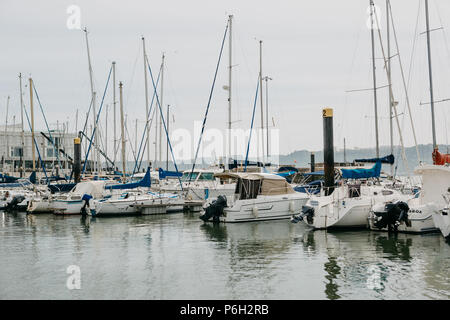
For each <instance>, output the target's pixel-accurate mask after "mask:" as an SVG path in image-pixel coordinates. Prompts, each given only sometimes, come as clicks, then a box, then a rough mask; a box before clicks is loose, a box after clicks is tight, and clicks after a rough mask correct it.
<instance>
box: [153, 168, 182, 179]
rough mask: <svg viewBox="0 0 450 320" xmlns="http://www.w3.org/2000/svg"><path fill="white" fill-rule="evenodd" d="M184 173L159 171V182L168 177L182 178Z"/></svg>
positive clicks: (160, 169)
mask: <svg viewBox="0 0 450 320" xmlns="http://www.w3.org/2000/svg"><path fill="white" fill-rule="evenodd" d="M182 175H183V173H181V172H176V171H165V170H163V169H162V168H159V169H158V176H159V180H162V179H165V178H166V177H181V176H182Z"/></svg>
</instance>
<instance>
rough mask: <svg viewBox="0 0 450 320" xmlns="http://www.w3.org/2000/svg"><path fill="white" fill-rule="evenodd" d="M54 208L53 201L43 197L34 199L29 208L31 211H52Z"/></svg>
mask: <svg viewBox="0 0 450 320" xmlns="http://www.w3.org/2000/svg"><path fill="white" fill-rule="evenodd" d="M54 210H55V208H54V206H53V202H52V201H49V200H42V199H32V200H31V201H30V202H29V203H28V208H27V211H28V212H29V213H52V212H54Z"/></svg>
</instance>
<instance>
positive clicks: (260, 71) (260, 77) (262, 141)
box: [259, 40, 266, 167]
mask: <svg viewBox="0 0 450 320" xmlns="http://www.w3.org/2000/svg"><path fill="white" fill-rule="evenodd" d="M259 87H260V88H261V89H260V90H259V98H260V99H259V100H260V102H261V147H262V149H261V152H262V161H263V166H264V167H265V166H266V160H265V155H264V106H263V90H262V40H259Z"/></svg>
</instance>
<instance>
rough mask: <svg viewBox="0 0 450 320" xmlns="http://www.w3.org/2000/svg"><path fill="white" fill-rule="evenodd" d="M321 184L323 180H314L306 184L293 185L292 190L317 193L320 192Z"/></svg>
mask: <svg viewBox="0 0 450 320" xmlns="http://www.w3.org/2000/svg"><path fill="white" fill-rule="evenodd" d="M322 184H323V180H314V181H311V182H310V183H308V184H305V185H302V186H296V187H294V190H295V191H296V192H302V193H310V194H318V193H320V188H321V187H322Z"/></svg>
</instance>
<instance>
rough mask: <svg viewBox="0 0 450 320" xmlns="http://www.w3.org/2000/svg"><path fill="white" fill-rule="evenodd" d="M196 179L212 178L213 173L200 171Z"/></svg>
mask: <svg viewBox="0 0 450 320" xmlns="http://www.w3.org/2000/svg"><path fill="white" fill-rule="evenodd" d="M198 180H214V173H212V172H202V173H201V174H200V177H199V178H198Z"/></svg>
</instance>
